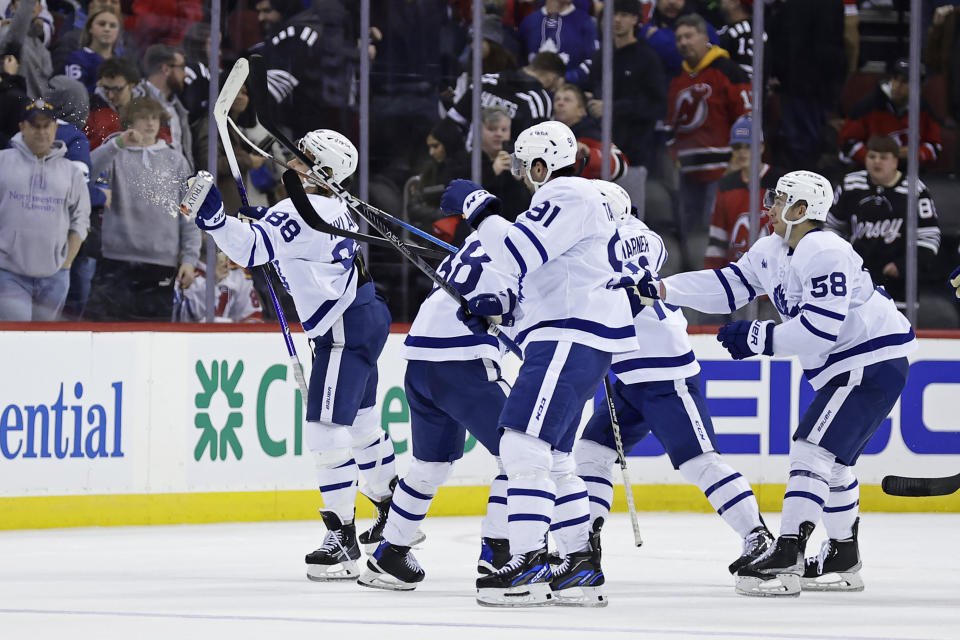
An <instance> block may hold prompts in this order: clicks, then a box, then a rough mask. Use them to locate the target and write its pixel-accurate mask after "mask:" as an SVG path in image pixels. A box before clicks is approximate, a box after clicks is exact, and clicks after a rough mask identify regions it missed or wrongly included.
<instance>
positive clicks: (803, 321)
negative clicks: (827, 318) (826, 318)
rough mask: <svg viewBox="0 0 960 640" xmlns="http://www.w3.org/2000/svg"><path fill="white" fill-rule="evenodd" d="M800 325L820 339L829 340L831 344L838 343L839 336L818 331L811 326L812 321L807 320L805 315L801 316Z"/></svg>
mask: <svg viewBox="0 0 960 640" xmlns="http://www.w3.org/2000/svg"><path fill="white" fill-rule="evenodd" d="M800 324H802V325H803V326H804V328H805V329H806V330H807V331H809V332H810V333H812V334H813V335H815V336H817V337H818V338H823V339H824V340H829V341H830V342H836V341H837V337H838V336H835V335H833V334H832V333H827V332H826V331H820V329H817V328H816V327H815V326H813V325H812V324H810V321H809V320H807V318H806V317H805V316H804V315H803V314H801V315H800Z"/></svg>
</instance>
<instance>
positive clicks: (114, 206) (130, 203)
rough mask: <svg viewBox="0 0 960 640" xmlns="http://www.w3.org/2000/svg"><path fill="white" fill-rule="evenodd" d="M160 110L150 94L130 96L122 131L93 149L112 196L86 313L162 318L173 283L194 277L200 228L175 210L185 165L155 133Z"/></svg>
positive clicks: (170, 305)
mask: <svg viewBox="0 0 960 640" xmlns="http://www.w3.org/2000/svg"><path fill="white" fill-rule="evenodd" d="M166 114H167V111H166V109H164V107H163V105H161V104H160V103H159V102H157V101H156V100H154V99H152V98H134V99H133V100H131V101H130V102H129V103H128V104H127V106H126V107H124V108H123V111H122V112H121V115H122V116H123V124H124V126H125V127H127V130H126V131H124V132H123V133H121V134H116V135H114V136H113V137H111V138H110V139H108V140H107V141H106V142H104V143H103V144H102V145H100V146H99V147H97V148H96V149H95V150H94V152H93V154H92V156H93V172H94V173H95V174H97V175H99V174H100V173H101V172H103V173H105V174H106V178H107V180H108V181H109V183H110V186H111V189H112V191H113V195H112V198H111V202H110V207H109V209H107V211H106V212H105V214H104V216H103V231H102V251H101V253H102V256H103V257H102V258H100V260H98V262H97V271H96V274H95V275H94V278H93V286H92V291H91V292H90V299H89V301H88V302H87V309H86V316H87V317H88V318H89V319H92V320H120V321H136V320H152V321H162V322H167V321H169V320H170V318H171V315H172V313H173V297H174V285H175V284H179V285H180V287H181V288H183V289H187V288H189V287H190V284H191V283H192V282H193V275H194V265H195V264H196V262H197V256H198V255H199V250H200V232H199V230H198V229H197V228H196V225H194V224H193V223H192V222H191V221H190V220H189V219H188V218H187V217H186V216H182V215H180V214H179V204H180V201H181V199H182V198H183V195H184V194H185V192H186V184H187V179H188V178H189V177H190V174H191V170H190V167H189V166H188V165H187V161H186V159H185V158H184V157H183V154H181V153H180V152H179V151H176V150H175V149H172V148H171V147H170V145H168V144H167V143H166V142H165V141H163V140H160V139H158V137H157V136H158V134H159V131H160V124H161V121H162V120H163V118H165V117H166Z"/></svg>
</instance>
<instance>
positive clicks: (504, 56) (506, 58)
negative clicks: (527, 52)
mask: <svg viewBox="0 0 960 640" xmlns="http://www.w3.org/2000/svg"><path fill="white" fill-rule="evenodd" d="M472 38H473V29H472V28H471V29H470V33H469V39H468V40H467V43H466V45H465V46H464V49H463V52H462V53H461V55H460V58H459V63H460V67H461V68H462V69H464V71H463V72H462V73H460V74H459V76H458V77H457V84H458V86H459V85H460V84H461V83H464V82H467V83H469V82H470V71H471V69H473V41H472ZM518 38H519V36H518V35H517V32H516V30H515V29H512V28H511V27H508V26H507V25H505V24H504V23H503V21H502V20H501V19H500V16H497V15H494V14H491V13H488V14H487V15H485V16H484V17H483V43H482V44H481V51H482V58H481V67H482V68H481V71H482V72H483V73H500V72H501V71H506V70H507V69H516V68H517V59H518V57H520V55H521V54H520V43H519V40H518ZM463 86H464V87H465V86H466V85H463ZM461 90H462V87H461Z"/></svg>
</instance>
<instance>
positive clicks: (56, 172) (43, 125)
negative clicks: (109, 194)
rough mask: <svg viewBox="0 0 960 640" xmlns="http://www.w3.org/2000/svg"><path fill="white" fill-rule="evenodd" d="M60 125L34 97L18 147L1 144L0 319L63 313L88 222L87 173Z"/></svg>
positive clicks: (13, 142)
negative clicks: (70, 152)
mask: <svg viewBox="0 0 960 640" xmlns="http://www.w3.org/2000/svg"><path fill="white" fill-rule="evenodd" d="M56 132H57V121H56V116H55V114H54V110H53V107H52V106H51V105H50V104H49V103H47V102H45V101H44V100H42V99H41V100H37V101H35V102H31V103H29V104H27V105H26V106H25V108H24V110H23V115H22V116H21V118H20V133H18V134H17V135H15V136H14V137H13V139H12V140H11V142H10V144H11V145H12V148H11V149H5V150H3V151H0V176H2V180H0V212H2V214H0V320H2V321H19V322H25V321H30V320H47V321H49V320H56V319H57V317H58V316H59V314H60V310H61V309H62V308H63V303H64V300H66V297H67V288H68V286H69V285H70V266H71V265H72V264H73V259H74V258H75V257H76V255H77V251H79V249H80V245H81V244H82V243H83V240H84V238H86V236H87V230H88V228H89V226H90V196H89V194H88V192H87V184H86V180H85V179H84V177H83V174H82V173H81V171H80V170H79V169H78V168H77V167H76V166H75V165H74V164H73V163H72V162H70V161H69V160H67V159H66V158H65V157H64V156H65V155H66V151H67V148H66V146H65V145H64V144H63V143H62V142H60V141H59V140H55V136H56Z"/></svg>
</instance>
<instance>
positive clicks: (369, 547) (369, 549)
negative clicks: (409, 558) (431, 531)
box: [360, 529, 427, 556]
mask: <svg viewBox="0 0 960 640" xmlns="http://www.w3.org/2000/svg"><path fill="white" fill-rule="evenodd" d="M426 539H427V534H425V533H424V532H423V531H421V530H420V529H417V532H416V533H415V534H414V535H413V540H411V541H410V546H411V547H415V546H417V545H418V544H421V543H422V542H423V541H424V540H426ZM381 542H383V538H380V539H379V540H377V541H375V542H364V543H361V544H360V546H361V547H363V552H364V553H365V554H367V555H368V556H372V555H373V552H374V551H376V550H377V547H379V546H380V543H381Z"/></svg>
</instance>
